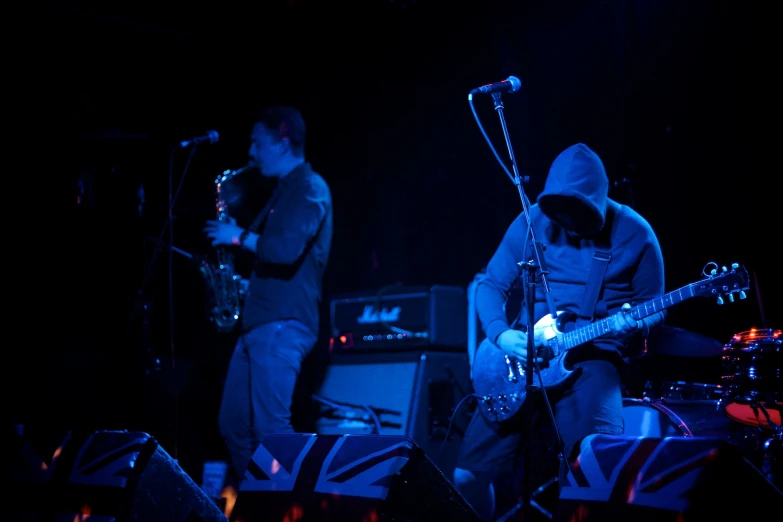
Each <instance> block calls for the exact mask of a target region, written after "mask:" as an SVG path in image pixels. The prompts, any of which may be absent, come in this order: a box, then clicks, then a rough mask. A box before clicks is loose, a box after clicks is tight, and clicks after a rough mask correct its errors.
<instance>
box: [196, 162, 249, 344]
mask: <svg viewBox="0 0 783 522" xmlns="http://www.w3.org/2000/svg"><path fill="white" fill-rule="evenodd" d="M253 166H254V164H253V163H250V164H248V165H245V166H244V167H242V168H240V169H237V170H225V171H223V172H222V173H220V174H219V175H218V176H217V178H215V207H216V210H217V220H218V221H227V220H228V209H227V205H226V202H225V200H224V199H223V195H222V190H221V189H222V186H223V183H225V182H226V181H228V180H230V179H232V178H233V177H234V176H237V175H238V174H241V173H243V172H245V171H246V170H248V169H250V168H252V167H253ZM199 270H200V272H201V274H202V275H203V276H204V279H205V280H206V283H207V311H208V313H209V320H210V321H211V322H212V324H213V325H214V326H215V329H216V330H218V331H219V332H230V331H232V330H234V328H235V327H236V325H237V323H239V315H240V313H241V310H242V298H243V297H244V293H245V288H244V286H243V280H242V276H241V275H239V274H237V273H236V271H235V269H234V254H232V253H231V252H229V251H228V250H227V249H226V248H223V247H217V248H216V257H215V261H214V262H212V261H210V260H208V259H203V260H202V261H201V263H200V264H199Z"/></svg>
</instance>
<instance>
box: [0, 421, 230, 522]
mask: <svg viewBox="0 0 783 522" xmlns="http://www.w3.org/2000/svg"><path fill="white" fill-rule="evenodd" d="M33 453H34V452H32V451H31V448H30V445H29V444H26V443H25V441H23V440H21V441H20V442H19V444H18V446H17V455H16V459H15V462H16V466H15V468H14V474H13V478H14V480H12V486H11V492H12V495H11V498H13V499H14V501H13V502H11V503H10V505H9V508H10V511H11V518H10V520H19V521H41V522H44V521H46V522H60V521H74V520H87V519H89V520H96V521H99V522H124V521H125V522H130V521H135V520H144V521H158V520H159V521H161V522H163V521H165V522H197V521H198V522H226V517H225V515H224V514H223V512H222V511H221V510H220V509H219V508H218V506H217V504H215V503H214V502H213V501H212V500H211V499H209V498H208V497H207V496H206V495H205V494H204V493H203V492H202V491H201V489H199V487H198V486H197V485H196V483H195V482H193V480H191V479H190V477H188V475H187V474H185V473H184V472H183V471H182V469H181V468H180V467H179V465H177V463H176V461H175V460H174V459H172V458H171V456H170V455H169V454H168V453H166V451H165V450H163V448H161V447H160V446H159V445H158V443H157V441H156V440H155V439H153V438H152V437H150V436H149V435H147V434H146V433H141V432H127V431H97V432H93V433H89V434H83V435H79V434H74V433H70V434H68V435H67V436H66V438H65V439H64V440H63V442H62V444H61V445H60V447H59V448H57V450H56V452H55V458H54V459H53V460H52V461H51V463H50V464H48V465H47V464H46V463H45V462H43V461H39V462H38V464H37V467H38V470H35V469H34V468H35V467H36V464H35V459H34V458H31V457H32V455H33ZM20 457H22V458H20Z"/></svg>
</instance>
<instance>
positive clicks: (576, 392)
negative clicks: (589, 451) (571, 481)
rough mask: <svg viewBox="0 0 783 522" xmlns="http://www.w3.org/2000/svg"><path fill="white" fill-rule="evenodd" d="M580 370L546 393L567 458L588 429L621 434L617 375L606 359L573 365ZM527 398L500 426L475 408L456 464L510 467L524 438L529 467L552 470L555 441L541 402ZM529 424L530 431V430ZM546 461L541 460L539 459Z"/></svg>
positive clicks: (489, 469)
mask: <svg viewBox="0 0 783 522" xmlns="http://www.w3.org/2000/svg"><path fill="white" fill-rule="evenodd" d="M577 366H580V367H582V374H581V375H580V376H579V378H578V379H577V380H576V382H575V383H574V384H573V385H572V386H571V387H570V388H569V389H568V390H566V391H565V392H564V393H561V394H560V395H559V396H557V395H555V394H554V393H551V394H550V400H551V403H552V408H553V410H554V413H555V420H556V424H557V428H558V430H559V431H560V435H561V437H562V439H563V442H564V445H565V454H566V456H567V457H568V458H569V460H573V459H574V458H575V457H576V455H577V454H578V452H579V443H580V442H581V441H582V439H583V438H585V437H586V436H588V435H591V434H599V433H600V434H608V435H621V434H622V433H623V398H622V390H621V386H620V374H619V372H618V370H617V367H616V366H615V364H613V363H612V362H610V361H606V360H588V361H583V362H580V363H578V364H577ZM533 398H536V399H537V398H538V397H531V398H528V399H527V400H526V402H525V404H524V405H523V407H522V410H521V411H520V412H519V415H518V416H517V418H516V419H513V420H512V421H510V423H509V424H508V425H506V426H502V427H498V426H494V425H491V424H489V423H488V422H487V421H486V420H485V419H484V417H483V416H482V415H481V413H480V412H479V411H478V410H476V412H475V413H474V414H473V418H472V419H471V422H470V424H469V425H468V428H467V429H466V432H465V436H464V439H463V441H462V446H461V448H460V454H459V458H458V461H457V467H458V468H461V469H466V470H469V471H474V472H481V473H501V472H509V471H514V464H515V462H516V460H517V458H518V457H521V456H522V455H521V454H520V452H521V451H522V450H523V449H524V446H523V444H524V443H525V442H526V441H528V440H529V439H531V438H532V440H530V444H531V446H532V452H531V455H532V456H533V460H534V463H533V464H534V467H536V468H539V469H540V470H541V472H542V473H546V474H548V473H550V471H553V472H554V474H555V475H556V474H557V470H558V463H557V453H558V452H557V449H558V447H557V444H556V439H555V437H554V430H553V429H552V422H551V419H550V417H549V415H548V412H547V409H546V405H545V404H543V402H542V401H538V400H531V399H533ZM531 426H532V432H531ZM547 460H548V461H549V462H548V463H547V462H544V461H547Z"/></svg>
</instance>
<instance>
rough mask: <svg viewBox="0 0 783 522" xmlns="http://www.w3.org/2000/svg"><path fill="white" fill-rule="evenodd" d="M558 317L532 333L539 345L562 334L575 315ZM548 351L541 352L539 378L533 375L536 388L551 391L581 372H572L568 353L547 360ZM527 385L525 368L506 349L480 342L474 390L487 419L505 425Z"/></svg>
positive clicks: (541, 322)
mask: <svg viewBox="0 0 783 522" xmlns="http://www.w3.org/2000/svg"><path fill="white" fill-rule="evenodd" d="M557 315H558V317H557V318H552V317H551V316H550V315H546V316H544V317H543V318H541V319H540V320H539V321H538V322H537V323H536V325H535V327H534V328H533V331H534V335H535V336H536V337H537V339H536V341H537V342H539V341H540V340H542V337H543V339H544V340H546V341H547V342H548V341H551V340H552V339H555V338H556V337H557V336H558V335H561V334H562V332H561V331H560V328H562V327H563V325H564V324H566V323H567V322H568V321H569V320H570V319H571V318H572V316H571V315H570V314H567V313H566V314H564V313H563V312H558V313H557ZM546 351H547V350H546V349H539V357H542V358H543V359H544V362H543V363H539V368H540V369H541V374H540V378H539V375H538V374H536V375H534V378H533V381H532V384H533V385H535V386H537V387H538V388H539V389H540V388H542V387H543V388H544V389H545V390H547V391H549V390H556V389H558V388H562V387H564V386H567V385H568V384H570V383H572V382H573V381H574V380H576V378H577V377H578V376H579V373H580V372H579V369H576V370H572V369H569V367H568V364H567V360H566V359H567V358H566V356H567V354H568V352H565V351H564V352H561V353H560V354H559V355H556V356H554V357H551V358H548V357H547V356H548V355H549V354H547V353H544V352H546ZM526 385H527V379H526V376H525V368H524V367H523V365H522V363H521V362H520V361H517V360H516V359H512V358H508V357H506V354H505V353H504V352H503V350H501V349H500V347H499V346H498V345H496V344H495V343H493V342H492V341H490V340H489V339H484V340H483V341H482V342H481V343H479V346H478V348H476V353H475V354H474V356H473V389H474V390H475V392H476V394H477V395H479V397H480V399H479V406H478V407H479V409H480V410H481V414H482V415H484V416H485V418H486V419H487V420H489V421H490V422H495V423H501V424H502V423H504V422H507V421H509V420H510V419H511V418H512V417H514V416H515V415H516V414H517V412H518V411H519V409H520V408H521V407H522V404H523V403H524V402H525V399H526V398H527V394H528V391H527V386H526Z"/></svg>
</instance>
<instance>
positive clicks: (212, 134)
mask: <svg viewBox="0 0 783 522" xmlns="http://www.w3.org/2000/svg"><path fill="white" fill-rule="evenodd" d="M219 138H220V135H219V134H218V132H217V131H214V130H210V131H207V134H206V135H205V136H198V137H196V138H193V139H190V140H185V141H181V142H179V146H180V147H181V148H183V149H185V148H187V147H190V146H191V145H201V144H202V143H217V141H218V139H219Z"/></svg>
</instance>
